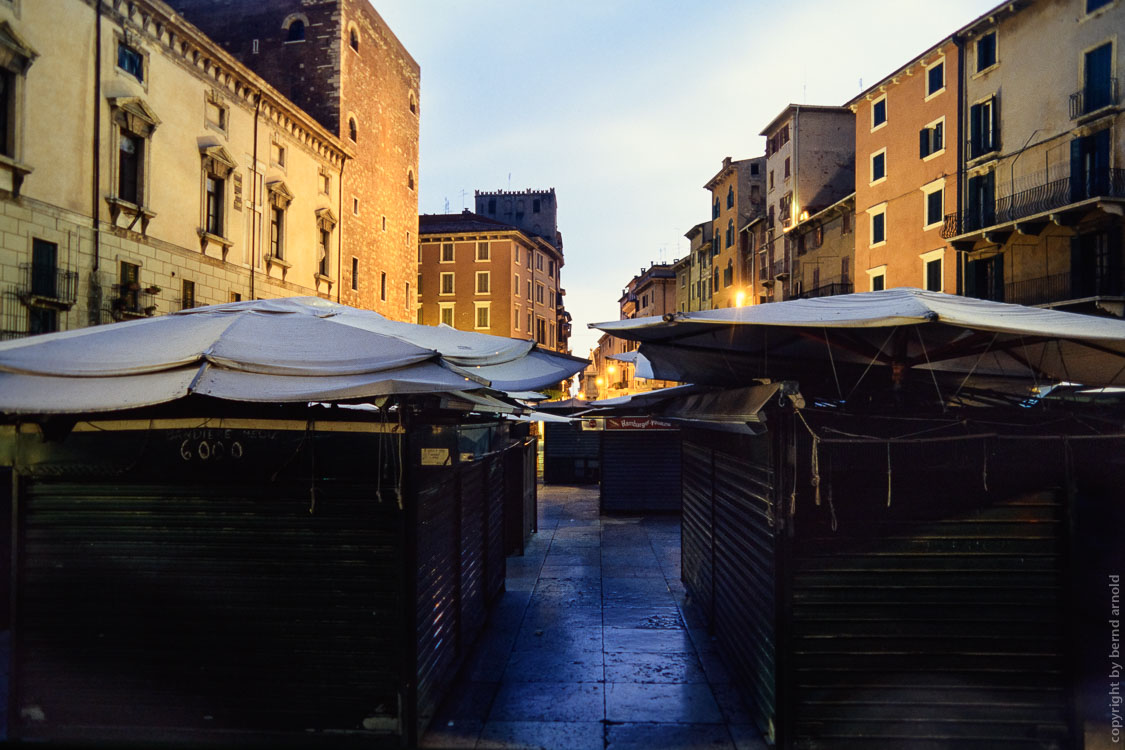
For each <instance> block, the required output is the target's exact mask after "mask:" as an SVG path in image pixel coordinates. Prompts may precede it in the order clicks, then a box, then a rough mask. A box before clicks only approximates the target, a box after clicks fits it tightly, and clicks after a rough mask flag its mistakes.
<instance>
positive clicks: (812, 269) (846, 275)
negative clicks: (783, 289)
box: [789, 195, 866, 299]
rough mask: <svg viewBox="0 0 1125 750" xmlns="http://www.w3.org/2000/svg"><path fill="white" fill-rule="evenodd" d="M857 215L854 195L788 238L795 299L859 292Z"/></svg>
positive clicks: (797, 227) (798, 227)
mask: <svg viewBox="0 0 1125 750" xmlns="http://www.w3.org/2000/svg"><path fill="white" fill-rule="evenodd" d="M855 215H856V210H855V196H854V195H849V196H848V197H846V198H843V199H841V200H839V201H837V202H835V203H833V204H832V205H831V206H828V207H827V208H825V209H822V210H820V211H817V212H816V213H815V214H813V215H812V216H810V217H808V218H807V219H805V220H804V221H800V222H798V223H797V224H796V225H795V226H794V227H793V229H792V231H791V232H790V233H789V237H790V241H791V243H792V246H793V283H792V290H793V296H794V297H796V298H799V299H808V298H811V297H830V296H832V295H835V294H851V293H852V292H853V291H856V289H855V284H854V280H855V277H854V269H855V255H856V252H855V238H856V231H855ZM863 291H866V290H863Z"/></svg>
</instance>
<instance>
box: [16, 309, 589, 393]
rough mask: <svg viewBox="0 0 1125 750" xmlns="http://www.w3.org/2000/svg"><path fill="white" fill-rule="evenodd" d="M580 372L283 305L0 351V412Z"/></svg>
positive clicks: (97, 330)
mask: <svg viewBox="0 0 1125 750" xmlns="http://www.w3.org/2000/svg"><path fill="white" fill-rule="evenodd" d="M586 364H587V363H586V360H581V359H577V358H575V357H570V356H567V355H562V354H557V353H554V352H548V351H545V350H542V349H539V348H538V347H536V345H535V344H534V343H533V342H530V341H524V340H519V339H507V338H502V337H498V336H487V335H483V334H479V333H469V332H463V331H457V330H454V329H452V328H433V327H428V326H419V325H413V324H409V323H398V322H395V321H389V320H387V319H386V318H383V317H382V316H381V315H379V314H378V313H375V312H371V311H368V310H358V309H355V308H351V307H347V306H344V305H338V304H335V303H332V302H328V301H326V300H322V299H319V298H316V297H295V298H292V297H291V298H284V299H274V300H256V301H250V302H237V303H231V304H226V305H213V306H210V307H201V308H194V309H190V310H183V311H181V312H177V313H173V314H171V315H166V316H162V317H158V318H149V319H145V320H136V321H130V322H125V323H116V324H113V325H106V326H95V327H91V328H83V329H78V330H74V331H66V332H63V333H56V334H47V335H43V336H34V337H31V338H27V339H21V340H16V341H8V342H4V343H0V412H6V413H66V412H81V411H105V410H115V409H127V408H134V407H140V406H151V405H154V404H159V403H164V402H167V401H172V400H175V399H177V398H181V397H184V396H187V395H189V394H200V395H206V396H212V397H215V398H220V399H228V400H234V401H254V402H267V403H269V402H273V403H280V402H301V401H341V400H357V399H365V398H374V397H379V396H385V395H392V394H410V393H448V392H460V391H472V390H477V389H483V388H486V387H491V389H492V390H494V391H506V390H535V389H538V388H543V387H547V386H553V385H555V384H557V383H558V382H559V381H561V380H564V379H566V378H568V377H570V376H571V375H573V374H575V373H576V372H579V371H581V370H582V369H583V368H584V367H585V365H586Z"/></svg>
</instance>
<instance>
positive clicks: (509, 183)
mask: <svg viewBox="0 0 1125 750" xmlns="http://www.w3.org/2000/svg"><path fill="white" fill-rule="evenodd" d="M511 190H512V173H511V172H508V192H511Z"/></svg>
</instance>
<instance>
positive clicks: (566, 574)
mask: <svg viewBox="0 0 1125 750" xmlns="http://www.w3.org/2000/svg"><path fill="white" fill-rule="evenodd" d="M601 577H602V566H601V565H544V566H543V567H542V568H541V569H540V571H539V578H540V579H550V578H592V579H594V580H598V581H600V580H601Z"/></svg>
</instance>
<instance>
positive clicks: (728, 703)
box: [422, 485, 766, 750]
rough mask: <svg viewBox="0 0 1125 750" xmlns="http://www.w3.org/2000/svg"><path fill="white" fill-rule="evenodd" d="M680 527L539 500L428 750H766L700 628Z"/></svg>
mask: <svg viewBox="0 0 1125 750" xmlns="http://www.w3.org/2000/svg"><path fill="white" fill-rule="evenodd" d="M683 604H684V587H683V584H682V583H681V582H680V523H679V517H678V516H667V515H664V516H646V517H638V516H601V515H599V513H598V489H597V486H589V487H568V486H544V485H540V487H539V533H538V534H534V535H532V539H531V542H530V544H529V546H528V548H527V550H526V553H525V554H524V556H523V557H510V558H508V579H507V591H506V592H505V594H504V595H503V597H501V599H500V601H499V602H498V603H497V605H496V607H495V609H494V610H493V612H492V615H491V617H490V620H489V625H488V627H487V629H486V631H485V632H484V634H483V635H482V636H481V638H480V640H479V641H478V643H477V644H476V647H475V649H474V652H473V653H472V654H471V655H470V656H469V659H468V660H467V662H466V664H465V667H464V669H463V670H462V672H461V675H460V679H459V681H458V682H457V683H456V684H455V685H454V686H453V689H452V690H451V691H450V694H449V696H448V698H447V699H446V701H445V703H444V704H443V705H442V707H441V709H440V710H439V713H438V715H437V716H436V717H435V719H434V721H433V722H432V724H431V725H430V730H429V732H427V734H426V735H425V737H424V738H423V742H422V746H423V747H429V748H473V747H475V748H504V749H505V750H508V749H514V748H550V750H568V749H569V750H587V749H588V748H589V749H594V748H612V750H633V749H638V750H657V749H659V750H688V749H689V748H690V749H691V750H695V749H696V748H708V749H712V748H722V749H731V750H733V749H736V748H737V750H763V749H764V748H765V747H766V745H765V744H764V743H763V742H762V740H761V738H760V735H759V734H758V732H757V731H756V729H755V728H754V727H753V726H752V725H751V723H750V717H749V715H748V714H747V712H746V710H745V708H744V707H743V706H742V703H741V701H740V699H739V697H738V694H737V692H736V691H735V690H734V688H733V686H732V685H731V684H730V677H729V675H728V674H727V672H726V670H725V668H724V667H723V664H722V661H721V659H720V658H719V656H718V654H717V653H716V651H715V647H714V644H713V643H712V642H711V640H710V637H709V636H708V635H707V631H706V629H705V628H703V627H702V626H703V623H701V622H698V621H696V620H695V619H694V617H693V616H692V614H691V612H690V610H689V611H687V612H686V613H685V610H684V607H683Z"/></svg>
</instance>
